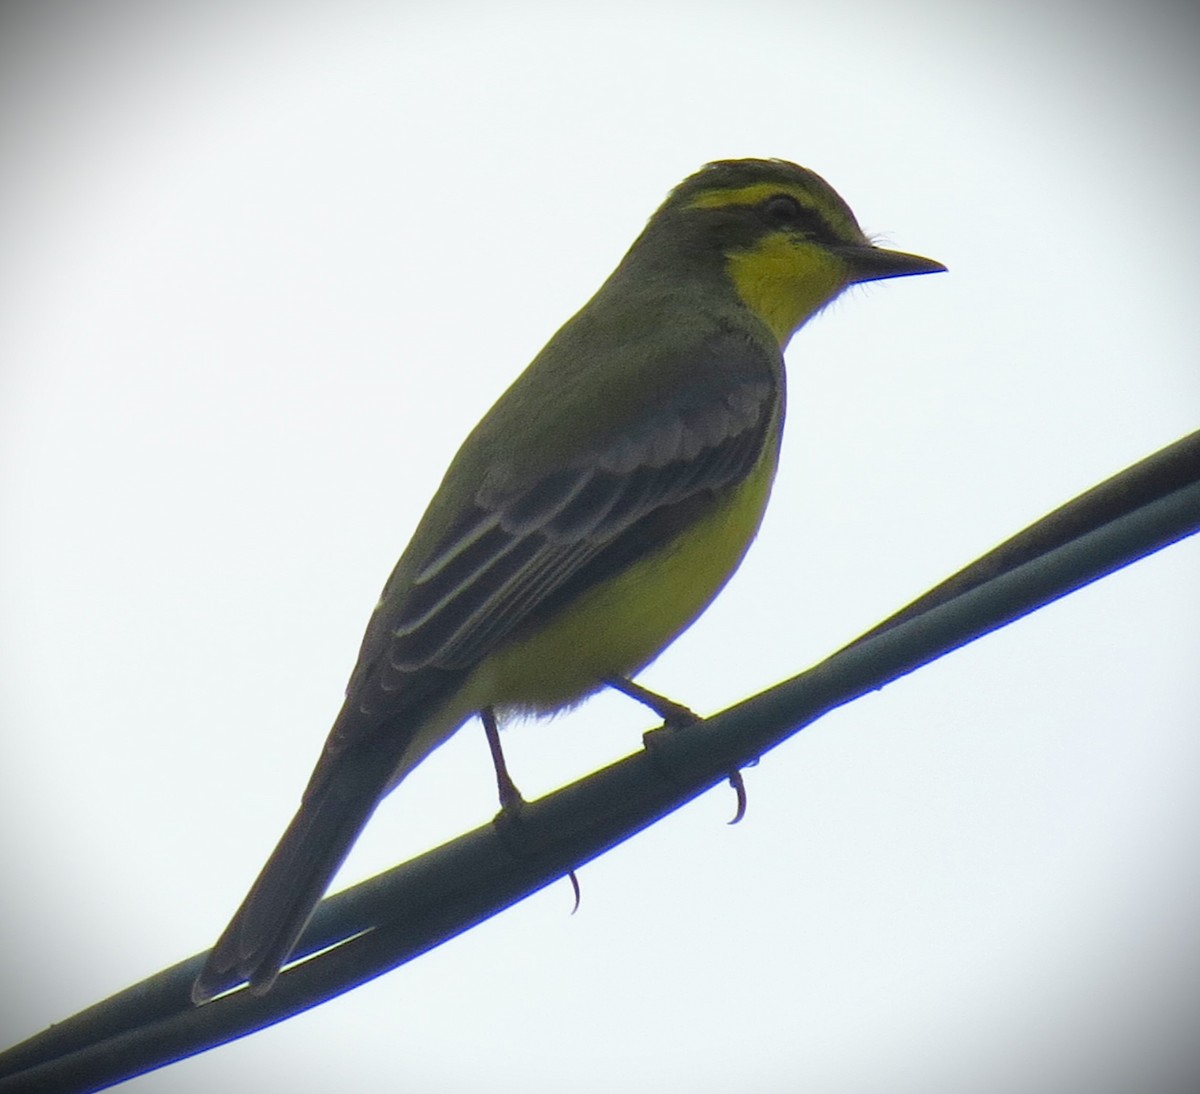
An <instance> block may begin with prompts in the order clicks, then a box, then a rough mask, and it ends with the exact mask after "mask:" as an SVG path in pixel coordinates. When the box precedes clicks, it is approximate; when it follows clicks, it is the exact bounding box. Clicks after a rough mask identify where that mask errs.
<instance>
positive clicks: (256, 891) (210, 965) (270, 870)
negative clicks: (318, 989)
mask: <svg viewBox="0 0 1200 1094" xmlns="http://www.w3.org/2000/svg"><path fill="white" fill-rule="evenodd" d="M347 759H349V757H340V758H339V760H341V761H342V762H339V763H337V764H336V765H335V768H334V770H333V771H329V772H321V771H320V768H318V773H319V774H322V775H324V776H325V777H324V778H322V779H320V780H319V781H318V779H317V778H314V780H313V783H312V784H310V786H309V788H308V790H307V791H306V793H305V796H304V803H303V804H302V805H301V807H300V809H299V811H298V812H297V813H296V815H295V816H294V817H293V818H292V821H291V823H290V824H289V825H288V827H287V830H286V831H285V832H284V834H283V837H282V838H281V839H280V841H279V843H278V845H277V846H276V848H275V850H274V851H273V852H272V854H271V857H270V858H269V859H268V860H267V863H266V865H265V866H264V867H263V868H262V871H261V872H260V873H259V875H258V878H257V880H256V881H255V882H254V885H253V886H252V887H251V889H250V892H249V893H248V894H247V895H246V899H245V900H243V901H242V905H241V907H240V908H238V910H237V912H236V913H235V914H234V917H233V919H232V920H231V921H230V923H229V926H228V927H226V928H225V931H224V933H222V935H221V937H220V938H219V939H218V940H217V943H216V945H215V946H214V947H213V948H212V951H211V952H210V953H209V956H208V960H207V961H206V962H205V965H204V968H203V970H202V971H201V973H200V975H199V976H198V977H197V978H196V982H195V984H194V985H193V986H192V1001H193V1002H194V1003H196V1004H200V1003H205V1002H207V1001H208V1000H210V999H212V998H214V997H215V996H217V995H220V994H221V993H222V992H224V991H228V990H229V989H230V988H234V987H236V986H237V985H239V984H241V983H243V982H244V981H249V982H250V989H251V991H253V992H254V993H255V994H262V993H264V992H266V991H268V990H269V989H270V987H271V985H272V984H273V983H274V982H275V978H276V977H277V976H278V975H279V971H280V969H281V968H282V967H283V965H284V963H285V962H286V961H287V959H288V956H289V955H290V954H291V952H292V950H293V949H294V948H295V945H296V941H297V939H298V938H299V937H300V934H301V932H302V931H303V930H304V927H305V924H307V923H308V920H309V917H310V916H311V915H312V912H313V909H314V908H315V907H316V906H317V903H318V901H320V899H321V895H322V894H323V893H324V892H325V890H326V889H327V888H328V887H329V883H330V882H331V881H332V880H333V876H334V874H336V873H337V871H338V867H340V866H341V864H342V862H343V861H344V860H345V858H346V855H347V854H349V852H350V848H351V847H352V846H353V844H354V841H355V840H356V839H357V838H358V835H359V833H360V832H361V831H362V829H363V826H364V825H365V824H366V823H367V821H368V819H369V818H370V816H371V814H372V813H373V812H374V811H375V806H376V805H377V804H378V802H379V799H380V797H381V796H382V794H383V792H384V789H385V787H386V786H387V783H388V781H389V779H390V777H391V775H392V768H391V765H387V766H386V767H385V766H384V765H382V764H379V763H378V762H376V763H375V764H373V765H369V766H373V767H375V768H376V770H373V771H371V770H368V771H366V772H364V771H363V769H362V768H363V765H362V764H347V763H346V762H345V760H347Z"/></svg>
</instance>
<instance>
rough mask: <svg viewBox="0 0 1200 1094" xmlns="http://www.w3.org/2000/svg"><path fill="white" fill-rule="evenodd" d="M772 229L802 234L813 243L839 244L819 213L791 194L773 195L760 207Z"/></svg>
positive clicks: (837, 238) (836, 236)
mask: <svg viewBox="0 0 1200 1094" xmlns="http://www.w3.org/2000/svg"><path fill="white" fill-rule="evenodd" d="M760 208H761V210H762V213H763V216H764V217H765V218H766V220H767V222H768V223H769V224H771V226H772V227H775V228H781V229H785V230H793V231H799V232H803V233H804V235H806V236H807V237H808V238H809V239H811V240H812V241H813V242H814V243H827V244H834V243H840V242H841V239H840V238H839V236H838V234H837V233H836V232H835V231H834V230H833V228H832V227H830V224H829V221H827V220H826V219H825V218H824V217H823V216H822V215H821V213H820V212H819V211H818V210H816V209H814V208H812V207H811V206H809V205H804V204H802V203H801V202H800V201H798V200H797V199H796V198H794V197H792V195H791V194H774V195H772V196H771V197H769V198H767V200H766V201H764V202H763V203H762V205H761V206H760Z"/></svg>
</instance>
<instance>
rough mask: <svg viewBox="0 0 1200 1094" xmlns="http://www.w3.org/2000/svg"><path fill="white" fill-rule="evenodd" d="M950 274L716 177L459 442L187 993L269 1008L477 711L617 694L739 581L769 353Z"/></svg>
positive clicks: (827, 194) (490, 719) (651, 228)
mask: <svg viewBox="0 0 1200 1094" xmlns="http://www.w3.org/2000/svg"><path fill="white" fill-rule="evenodd" d="M941 269H943V267H942V266H941V265H940V264H939V263H937V262H933V261H931V260H930V259H927V258H920V257H918V256H916V255H911V254H904V253H901V252H898V251H889V250H883V249H881V248H879V247H876V246H873V245H872V243H871V242H870V240H868V239H867V237H866V236H865V235H864V234H863V232H862V230H861V229H860V228H859V226H858V223H857V221H856V220H855V219H854V214H853V213H851V212H850V209H849V208H848V207H847V205H846V203H845V202H844V201H842V199H841V198H840V197H839V196H838V195H837V194H836V193H835V192H834V191H833V190H832V189H831V188H830V186H829V185H828V184H827V183H826V182H825V181H824V180H823V179H821V178H820V177H818V176H817V175H815V174H813V173H812V172H811V171H807V170H805V169H804V168H802V167H797V166H795V165H794V164H791V163H785V162H783V161H779V160H727V161H722V162H718V163H712V164H709V165H708V166H707V167H705V168H703V169H702V170H700V171H698V172H697V173H696V174H694V175H692V176H691V177H690V178H688V179H686V180H684V182H682V183H681V184H680V185H679V186H678V187H676V188H675V190H674V191H672V193H671V195H670V196H669V197H668V198H667V200H666V202H664V204H663V206H662V207H661V208H660V209H659V210H658V212H656V213H655V214H654V216H653V217H652V218H651V219H650V222H649V223H648V224H647V225H646V228H645V230H644V231H643V232H642V234H641V235H640V236H639V237H638V239H637V240H636V241H635V242H634V244H633V246H632V247H631V248H630V249H629V252H628V254H626V255H625V257H624V258H623V259H622V260H621V263H620V265H619V266H618V267H617V268H616V270H615V271H614V272H613V274H612V276H610V277H609V279H608V280H607V281H606V282H605V283H604V284H603V285H602V286H601V288H600V290H599V292H597V293H596V295H595V296H594V297H592V299H591V300H590V301H589V302H588V303H587V305H586V306H585V307H584V308H583V309H582V310H581V311H580V312H579V313H578V314H576V315H575V316H574V317H573V318H572V319H570V320H569V321H568V322H567V323H566V325H565V326H564V327H563V328H562V329H561V330H560V331H559V332H558V333H557V334H556V335H555V336H554V337H553V338H551V339H550V342H549V343H548V344H547V345H546V347H545V349H543V350H542V352H541V353H539V354H538V356H537V357H536V358H535V359H534V361H533V363H532V364H531V365H530V366H529V367H528V368H527V369H526V370H525V371H524V372H523V373H522V374H521V376H520V377H518V379H517V380H516V382H515V383H514V384H513V385H512V386H511V387H510V388H509V389H508V390H507V391H506V392H505V393H504V394H503V395H502V396H501V397H500V400H499V401H498V402H497V403H496V405H495V406H493V407H492V409H491V410H490V411H488V413H487V415H486V416H485V417H484V419H483V420H482V421H481V422H480V423H479V425H477V426H476V427H475V429H474V430H473V431H472V432H471V434H470V436H469V437H468V438H467V439H466V442H465V443H464V444H463V446H462V448H461V449H460V450H459V452H458V455H457V456H455V458H454V461H453V462H452V463H451V465H450V468H449V470H448V471H447V472H446V476H445V478H444V479H443V480H442V484H441V486H440V487H439V489H438V491H437V493H436V494H435V495H434V498H433V501H432V502H430V504H429V508H428V510H427V511H426V513H425V516H424V518H423V519H422V520H421V523H420V525H419V526H418V528H417V530H416V533H415V535H414V536H413V538H412V542H411V543H410V544H409V545H408V548H407V550H406V551H405V552H404V554H403V555H402V556H401V558H400V561H399V562H398V563H397V564H396V568H395V570H394V571H393V572H392V576H391V577H390V578H389V579H388V582H387V584H386V586H385V587H384V590H383V595H382V597H381V598H380V601H379V604H378V606H377V607H376V609H375V612H374V614H373V615H372V617H371V620H370V623H369V624H368V626H367V632H366V636H365V637H364V639H363V643H362V650H361V652H360V654H359V659H358V663H357V665H356V666H355V669H354V672H353V674H352V675H351V677H350V683H349V686H348V688H347V691H346V701H345V704H344V705H343V707H342V710H341V712H340V713H339V715H338V717H337V721H336V722H335V723H334V726H333V729H332V731H331V732H330V734H329V739H328V740H327V742H326V744H325V748H324V750H323V752H322V753H321V757H320V759H319V760H318V762H317V766H316V769H315V770H314V771H313V774H312V778H311V779H310V781H309V784H308V787H307V789H306V790H305V792H304V797H303V800H302V802H301V805H300V809H299V811H298V812H297V813H296V816H295V818H294V819H293V820H292V822H291V824H290V825H289V826H288V828H287V831H286V832H285V833H284V835H283V838H282V839H281V840H280V842H279V845H278V847H276V849H275V851H274V853H273V854H272V855H271V857H270V859H269V860H268V861H267V864H266V865H265V866H264V867H263V869H262V872H261V873H260V874H259V876H258V879H257V880H256V881H255V883H254V885H253V887H252V888H251V890H250V892H249V894H248V895H247V897H246V899H245V901H244V902H243V903H242V906H241V907H240V908H239V909H238V911H237V914H236V915H235V916H234V918H233V921H232V922H231V923H230V924H229V926H228V927H227V928H226V930H225V933H224V934H223V935H222V936H221V938H220V940H219V941H218V942H217V944H216V946H215V947H214V948H213V950H212V953H211V954H210V955H209V958H208V962H207V964H206V965H205V967H204V970H203V972H201V974H200V976H199V978H198V979H197V981H196V985H195V987H194V989H193V997H194V998H195V1000H196V1001H197V1002H203V1001H204V1000H207V999H210V998H212V997H213V996H214V995H217V994H219V993H220V992H222V991H225V990H226V989H228V988H231V987H234V986H236V985H237V984H239V983H241V982H242V981H244V980H248V981H249V982H250V985H251V987H252V989H253V990H255V991H259V992H262V991H266V990H267V989H268V988H269V987H270V986H271V984H272V983H273V982H274V980H275V977H276V976H277V975H278V972H279V969H280V967H281V966H282V965H283V963H284V962H285V961H286V960H287V958H288V955H289V953H290V952H291V950H292V948H293V946H294V945H295V942H296V939H297V938H298V936H299V934H300V932H301V930H302V929H303V927H304V924H305V922H306V921H307V919H308V917H309V915H310V914H311V912H312V909H313V908H314V906H315V905H316V903H317V901H319V900H320V898H321V895H322V893H324V891H325V889H326V887H327V886H328V884H329V882H330V880H331V879H332V878H333V875H334V873H335V872H336V871H337V869H338V866H339V865H340V864H341V862H342V860H343V859H344V858H345V856H346V854H347V852H348V851H349V849H350V847H351V845H352V844H353V843H354V841H355V839H356V838H357V836H358V834H359V832H360V831H361V830H362V828H363V825H364V824H366V822H367V819H368V818H369V817H370V815H371V813H372V811H373V810H374V809H375V807H376V805H377V804H378V803H379V801H380V799H381V798H382V797H383V796H384V795H385V794H386V793H387V792H388V791H389V790H391V789H392V788H393V787H395V786H396V784H397V783H399V782H400V780H401V779H403V778H404V777H405V775H407V774H408V773H409V772H410V771H411V770H412V769H413V768H414V767H415V766H416V765H417V764H419V763H420V762H421V761H422V760H423V759H424V758H425V757H426V756H427V755H428V754H429V753H430V752H431V751H432V750H433V749H434V748H436V747H437V746H438V745H439V744H441V743H442V742H443V741H445V740H446V738H447V737H449V736H450V735H451V734H452V733H453V732H454V731H455V730H456V729H458V727H459V726H460V725H462V724H463V722H465V721H466V720H467V719H468V718H470V717H471V716H472V715H475V714H479V715H480V716H481V717H482V718H483V721H484V725H485V728H487V729H488V731H489V740H491V741H492V743H493V746H494V751H495V753H496V759H497V778H498V781H499V785H500V789H501V801H502V803H503V804H504V805H505V806H506V807H512V806H513V805H514V804H516V802H517V800H518V798H517V794H516V790H515V788H514V787H513V785H512V783H511V781H510V780H509V779H508V777H507V775H506V773H505V772H504V768H503V764H502V762H501V760H500V758H499V750H498V741H497V740H496V737H495V725H496V712H497V711H499V712H501V713H504V712H506V711H508V712H511V711H515V712H533V713H539V714H540V713H546V712H550V711H555V710H559V709H561V708H563V707H565V706H569V705H570V704H572V703H575V702H577V701H578V700H580V699H581V698H583V697H584V696H586V695H588V694H590V693H592V692H595V691H598V690H599V689H600V688H602V687H603V686H605V685H606V684H607V685H612V686H616V687H619V688H621V689H622V690H625V691H627V692H629V693H630V694H633V695H635V696H636V697H639V698H642V699H643V700H648V701H650V702H651V705H656V707H657V709H659V710H660V711H662V710H669V709H670V704H667V703H665V702H664V703H660V704H655V703H654V697H653V696H651V695H649V694H648V693H643V692H642V691H641V689H639V688H638V687H637V686H636V685H634V684H632V683H631V682H630V680H629V677H631V676H632V675H633V674H635V673H637V672H638V671H639V670H640V669H642V668H644V667H645V666H646V665H647V664H649V663H650V662H651V661H652V660H653V659H654V658H655V657H656V656H657V655H658V654H659V653H660V652H661V651H662V650H663V649H664V648H665V647H666V646H667V645H668V644H669V643H670V642H671V641H672V640H673V639H674V638H676V637H677V636H678V635H679V634H680V633H681V632H682V631H683V630H684V629H685V628H686V627H687V626H688V625H689V624H690V623H691V622H692V621H693V620H694V619H696V617H697V616H698V615H699V614H700V613H701V612H702V611H703V610H704V609H705V607H707V605H708V604H709V602H710V601H711V600H712V599H713V597H714V596H716V594H717V593H718V592H719V591H720V589H721V587H722V586H723V585H724V584H725V582H726V581H727V580H728V578H729V576H730V574H732V573H733V571H734V570H735V569H736V568H737V566H738V564H739V563H740V562H741V560H742V557H743V555H744V554H745V552H746V549H747V547H748V546H749V544H750V541H751V540H752V539H753V537H754V534H755V532H756V531H757V529H758V526H759V522H760V520H761V518H762V514H763V510H764V508H765V506H766V503H767V497H768V495H769V494H770V490H771V482H772V479H773V478H774V476H775V468H776V462H777V459H778V454H779V441H780V433H781V429H782V425H783V412H784V370H783V355H782V351H783V348H784V346H786V344H787V342H788V340H789V339H790V337H791V336H792V334H793V333H794V332H795V331H796V330H797V329H798V328H799V327H800V326H802V325H803V324H804V322H805V321H806V320H807V319H809V318H810V317H811V316H813V315H814V314H816V312H818V311H819V310H820V309H821V308H822V307H824V306H825V305H826V304H828V303H829V302H830V301H831V300H833V298H834V297H836V296H837V295H838V294H839V293H840V292H841V291H842V290H843V289H845V288H846V287H847V286H848V285H853V284H856V283H858V282H862V281H872V280H876V279H879V278H886V277H903V276H905V275H907V274H920V273H932V272H934V271H937V270H941Z"/></svg>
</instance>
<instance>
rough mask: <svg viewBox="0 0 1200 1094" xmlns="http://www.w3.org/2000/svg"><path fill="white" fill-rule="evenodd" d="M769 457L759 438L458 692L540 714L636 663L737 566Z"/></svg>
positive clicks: (756, 513)
mask: <svg viewBox="0 0 1200 1094" xmlns="http://www.w3.org/2000/svg"><path fill="white" fill-rule="evenodd" d="M776 463H777V451H776V447H775V445H774V444H772V443H770V442H769V441H768V443H767V444H766V445H765V446H764V452H763V457H762V459H761V460H760V461H759V463H758V465H757V466H756V467H755V468H754V470H753V471H752V472H751V473H750V475H749V476H747V478H746V479H745V480H744V481H743V482H742V483H741V485H740V486H739V487H738V488H737V489H736V490H735V491H733V492H732V493H731V494H730V495H729V497H728V498H727V499H726V501H725V502H724V503H723V504H722V505H720V506H718V507H717V508H716V509H714V510H713V511H712V512H711V513H709V514H708V515H707V516H706V517H704V518H703V519H701V520H699V521H697V522H696V523H695V524H694V525H692V526H691V527H690V528H688V529H687V530H686V531H685V532H684V533H682V534H681V535H679V536H677V537H676V538H675V539H674V540H672V541H671V542H670V543H669V544H666V545H664V546H663V547H662V548H660V549H658V550H656V551H654V552H653V553H651V554H649V555H647V556H646V557H645V558H644V559H642V560H641V561H640V562H636V563H634V564H633V565H632V566H630V567H629V568H628V569H627V570H624V571H622V572H621V573H620V574H618V575H617V576H616V577H614V578H612V579H610V580H609V581H607V582H604V583H602V584H601V585H599V586H597V587H596V588H594V589H592V590H590V591H589V592H587V593H585V594H584V595H583V596H581V597H579V598H578V599H577V600H574V601H572V602H571V603H570V604H569V605H568V606H567V607H566V608H565V609H564V610H563V611H562V613H561V614H560V615H558V616H557V617H555V618H553V619H551V620H550V621H549V622H548V623H547V624H546V625H545V626H543V627H542V628H540V629H539V630H537V631H535V632H534V633H532V634H530V635H527V636H525V637H523V638H522V639H520V640H519V641H517V642H514V643H513V644H512V645H509V646H506V647H503V648H502V649H500V650H497V651H496V652H495V653H494V654H492V655H491V656H490V657H488V658H487V659H486V660H485V661H484V662H483V663H482V664H481V665H480V666H479V668H478V669H476V671H475V672H474V673H473V674H472V677H471V681H470V682H469V684H468V685H467V687H466V688H465V689H464V691H465V692H467V693H469V694H470V695H471V696H472V698H473V699H474V701H475V702H476V703H477V705H478V706H484V705H493V706H499V707H507V708H515V709H517V710H523V711H530V712H538V713H547V712H549V711H553V710H559V709H561V708H563V707H566V706H570V705H571V704H572V703H576V702H578V701H579V700H580V699H582V698H584V696H586V695H588V694H590V693H591V692H594V691H597V690H598V689H599V688H600V687H602V686H603V684H602V681H603V679H604V678H605V677H606V676H628V675H630V674H632V673H635V672H637V671H638V670H639V669H641V668H644V667H645V666H646V665H647V664H649V663H650V662H651V661H653V660H654V658H655V657H657V656H658V655H659V654H660V653H661V652H662V651H663V650H664V649H665V648H666V647H667V646H668V645H670V643H671V642H672V641H673V640H674V639H675V638H677V637H678V636H679V635H680V634H681V633H682V632H683V631H684V630H685V629H686V628H687V627H688V626H689V625H690V624H691V623H692V622H693V621H694V620H695V619H696V618H697V617H698V616H699V615H700V613H701V612H703V611H704V609H705V608H706V607H708V605H709V603H710V602H711V601H712V599H713V598H714V597H715V596H716V595H717V593H718V592H720V591H721V588H722V586H723V585H724V584H725V582H726V581H728V580H729V578H730V576H731V575H732V574H733V572H734V571H735V570H736V569H737V567H738V564H739V563H740V562H741V561H742V558H743V557H744V556H745V554H746V550H747V548H748V547H749V546H750V542H751V541H752V540H753V539H754V535H755V533H756V532H757V531H758V527H759V524H760V523H761V521H762V515H763V511H764V510H765V508H766V505H767V499H768V497H769V495H770V492H771V483H772V481H773V480H774V477H775V467H776Z"/></svg>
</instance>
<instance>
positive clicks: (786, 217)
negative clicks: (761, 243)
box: [762, 194, 808, 228]
mask: <svg viewBox="0 0 1200 1094" xmlns="http://www.w3.org/2000/svg"><path fill="white" fill-rule="evenodd" d="M762 211H763V216H765V217H766V219H767V221H768V223H770V224H771V225H772V226H774V227H776V228H799V227H801V226H802V225H803V223H804V221H805V220H806V219H808V218H807V217H806V216H805V209H804V206H803V205H801V204H800V202H798V201H797V200H796V199H795V198H794V197H792V195H791V194H775V195H774V196H773V197H769V198H767V200H766V201H764V202H763V204H762Z"/></svg>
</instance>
